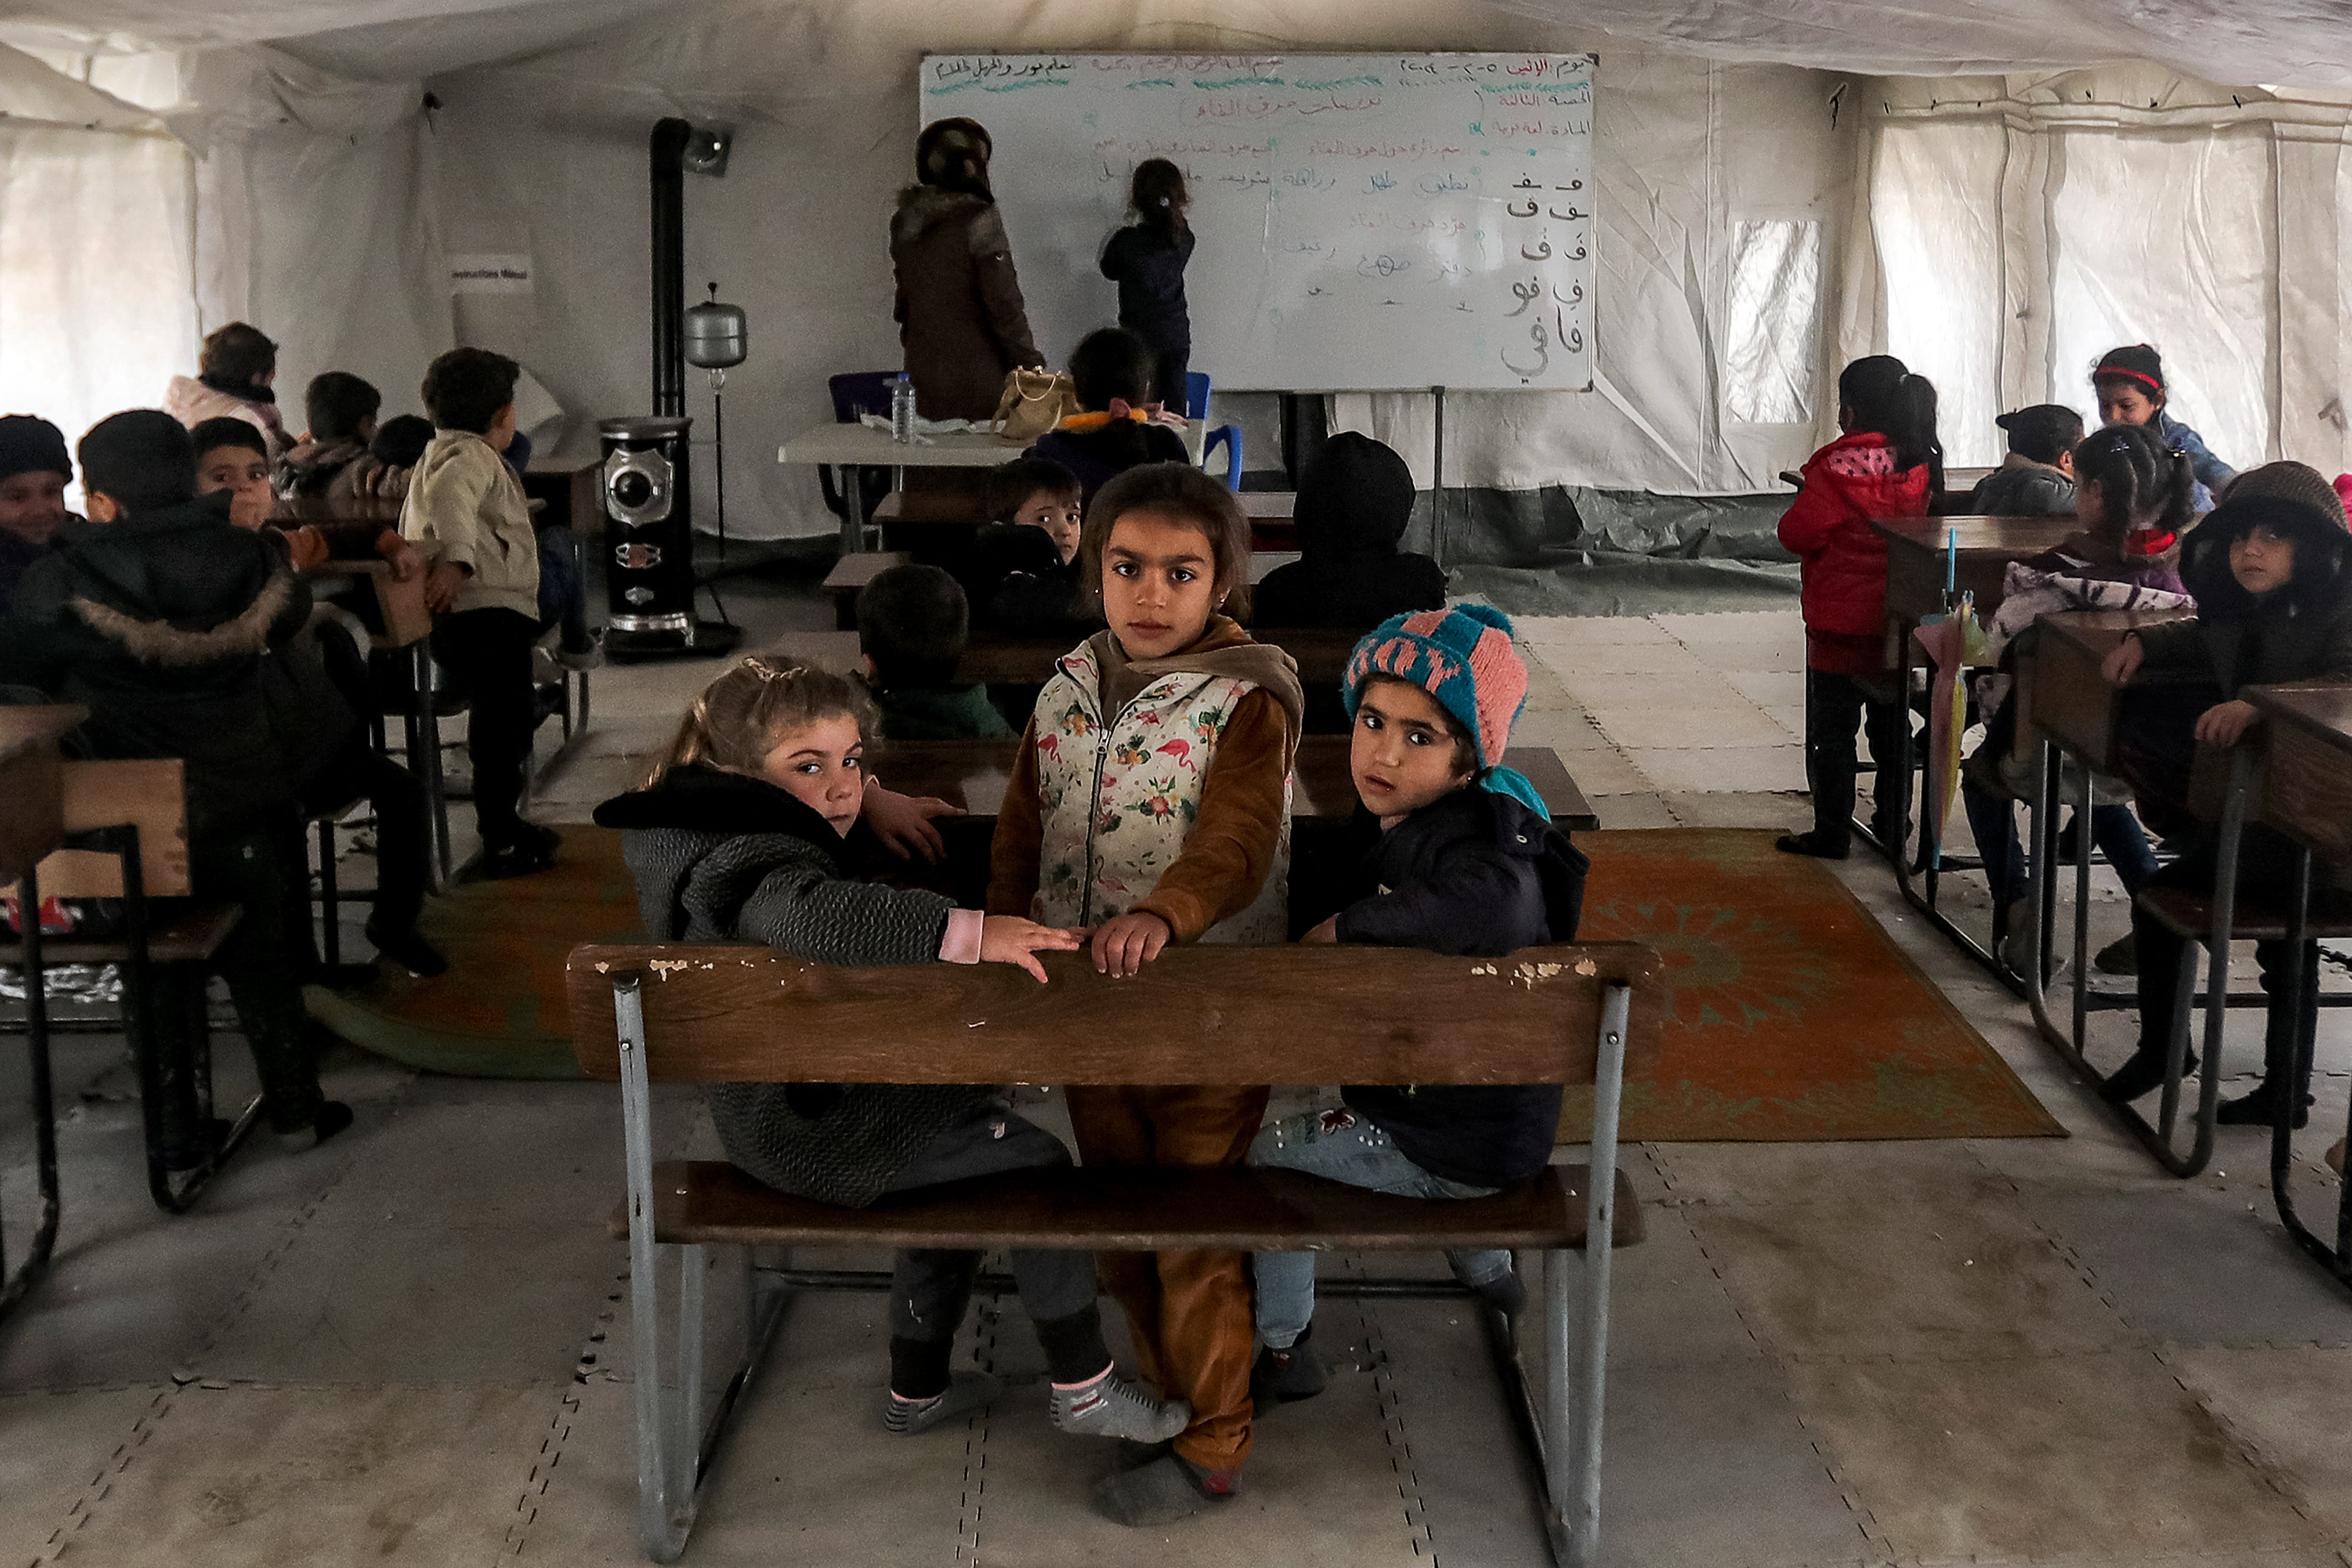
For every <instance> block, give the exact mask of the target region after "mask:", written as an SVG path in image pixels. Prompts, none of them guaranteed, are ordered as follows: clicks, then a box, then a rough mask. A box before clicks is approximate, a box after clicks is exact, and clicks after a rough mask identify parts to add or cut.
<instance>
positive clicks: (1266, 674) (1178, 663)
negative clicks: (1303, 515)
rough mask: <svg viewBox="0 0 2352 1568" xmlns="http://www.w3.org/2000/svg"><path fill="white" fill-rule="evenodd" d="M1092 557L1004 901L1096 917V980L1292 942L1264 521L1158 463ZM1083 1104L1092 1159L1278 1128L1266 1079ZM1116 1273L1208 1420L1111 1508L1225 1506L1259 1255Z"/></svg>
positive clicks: (1131, 1311)
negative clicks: (1264, 577) (1201, 951)
mask: <svg viewBox="0 0 2352 1568" xmlns="http://www.w3.org/2000/svg"><path fill="white" fill-rule="evenodd" d="M1078 553H1079V559H1080V560H1081V561H1082V562H1084V563H1085V574H1086V577H1087V580H1088V581H1089V582H1090V583H1092V584H1094V585H1095V587H1096V590H1097V593H1099V594H1100V595H1101V599H1102V605H1103V618H1104V619H1105V620H1107V621H1108V622H1109V623H1110V625H1109V628H1108V630H1106V631H1100V632H1097V633H1096V634H1095V635H1094V636H1093V637H1088V638H1087V640H1086V641H1085V642H1082V643H1080V644H1079V645H1078V646H1077V647H1075V648H1073V649H1072V650H1071V651H1070V652H1068V653H1066V654H1065V655H1063V656H1062V658H1061V661H1060V663H1059V664H1058V665H1057V666H1056V668H1055V671H1054V677H1053V679H1051V680H1048V681H1047V682H1046V683H1045V689H1044V690H1042V691H1040V692H1039V693H1038V694H1037V708H1036V710H1035V712H1034V713H1033V714H1032V715H1031V716H1030V719H1029V724H1028V727H1027V728H1026V729H1025V730H1024V731H1022V735H1021V748H1020V751H1019V752H1017V753H1016V754H1015V757H1014V761H1013V777H1012V780H1011V782H1010V783H1008V784H1006V786H1005V790H1004V805H1003V812H1002V814H1001V815H1000V816H998V817H997V821H996V841H995V844H994V847H993V849H992V855H991V859H992V877H991V879H990V882H989V889H988V907H989V908H990V909H991V910H994V911H997V912H999V913H1003V914H1027V915H1030V916H1032V917H1033V918H1034V919H1037V920H1040V921H1045V922H1047V923H1048V924H1051V925H1057V926H1076V925H1090V926H1093V927H1094V928H1095V931H1094V957H1095V967H1096V968H1097V970H1099V971H1101V972H1102V973H1107V974H1111V975H1118V976H1125V975H1131V974H1134V973H1137V972H1138V971H1139V970H1140V969H1141V968H1142V967H1143V965H1144V964H1145V963H1148V962H1150V960H1152V959H1154V958H1157V957H1159V956H1160V950H1161V949H1163V948H1165V947H1166V946H1167V945H1168V944H1169V943H1170V942H1259V943H1268V942H1281V941H1283V940H1284V939H1285V938H1286V936H1287V935H1288V934H1289V911H1288V907H1287V905H1288V900H1287V897H1286V894H1287V884H1288V881H1289V860H1290V830H1289V829H1290V769H1291V763H1292V761H1293V759H1294V757H1295V756H1296V754H1297V750H1298V734H1299V721H1300V717H1301V715H1302V713H1303V712H1304V710H1305V706H1306V703H1305V699H1304V697H1303V696H1302V695H1301V694H1300V691H1299V688H1298V673H1297V666H1296V665H1295V664H1293V663H1292V662H1291V659H1290V656H1289V655H1287V654H1286V653H1284V652H1283V651H1282V650H1281V649H1280V648H1277V647H1267V646H1265V644H1263V643H1259V642H1255V641H1253V640H1251V637H1250V635H1249V633H1247V632H1246V631H1244V630H1243V629H1242V627H1241V626H1239V625H1238V624H1236V623H1235V622H1234V621H1233V620H1231V619H1229V618H1228V617H1227V616H1225V615H1223V614H1220V613H1219V612H1220V610H1221V609H1223V610H1232V611H1235V612H1239V613H1246V611H1247V608H1248V602H1249V601H1248V594H1249V586H1248V583H1249V578H1248V570H1249V520H1248V519H1246V518H1244V516H1243V515H1242V510H1241V506H1240V503H1238V502H1237V501H1235V500H1234V498H1233V496H1232V494H1231V493H1230V492H1228V491H1227V490H1226V489H1225V488H1224V487H1223V485H1221V484H1219V483H1218V482H1217V481H1216V480H1214V479H1211V478H1210V477H1209V476H1208V475H1206V474H1204V473H1202V472H1201V470H1200V469H1198V468H1192V467H1190V466H1188V465H1186V464H1183V463H1155V464H1152V465H1150V466H1149V467H1146V468H1135V469H1131V470H1129V472H1127V473H1124V474H1121V475H1120V476H1119V477H1118V478H1117V479H1113V480H1111V481H1110V483H1109V484H1108V485H1106V486H1104V487H1103V491H1102V494H1101V495H1099V496H1097V497H1096V498H1095V503H1094V506H1093V508H1092V510H1089V511H1088V512H1087V525H1086V531H1085V533H1084V534H1083V536H1082V537H1081V539H1080V542H1079V545H1078ZM1134 1027H1136V1028H1138V1029H1145V1028H1149V1027H1150V1017H1149V1016H1138V1017H1137V1018H1136V1020H1135V1023H1134ZM1069 1096H1070V1100H1069V1104H1070V1121H1071V1124H1072V1126H1073V1128H1074V1129H1075V1130H1076V1133H1077V1138H1078V1152H1080V1153H1081V1154H1082V1155H1084V1156H1085V1158H1086V1163H1087V1164H1088V1165H1090V1166H1092V1165H1175V1166H1185V1165H1195V1166H1215V1165H1233V1164H1238V1163H1241V1159H1242V1156H1243V1155H1244V1154H1245V1153H1247V1152H1248V1151H1249V1146H1250V1140H1251V1139H1252V1138H1254V1137H1255V1136H1256V1135H1257V1129H1258V1123H1259V1122H1260V1121H1263V1120H1264V1119H1265V1102H1266V1090H1265V1088H1264V1087H1263V1086H1260V1087H1254V1088H1237V1089H1224V1088H1219V1087H1215V1086H1202V1085H1193V1086H1185V1087H1159V1088H1152V1087H1135V1088H1119V1089H1110V1088H1081V1087H1078V1086H1075V1085H1074V1086H1072V1088H1071V1089H1070V1090H1069ZM1103 1279H1104V1282H1105V1283H1106V1284H1108V1286H1109V1287H1110V1291H1111V1294H1112V1295H1114V1296H1116V1297H1118V1301H1119V1305H1121V1306H1123V1307H1125V1308H1126V1309H1127V1315H1128V1318H1129V1321H1131V1322H1132V1323H1133V1324H1134V1327H1135V1351H1136V1359H1137V1363H1138V1366H1139V1371H1140V1372H1141V1373H1142V1375H1143V1377H1144V1378H1145V1380H1146V1381H1148V1382H1150V1383H1151V1384H1154V1385H1155V1386H1157V1387H1158V1388H1159V1389H1160V1392H1161V1393H1162V1394H1184V1395H1186V1396H1187V1397H1188V1398H1189V1399H1190V1400H1191V1401H1192V1411H1193V1416H1192V1425H1191V1426H1188V1427H1187V1428H1186V1429H1185V1430H1184V1433H1183V1435H1182V1436H1179V1437H1178V1438H1177V1439H1176V1441H1175V1444H1174V1446H1173V1448H1172V1450H1171V1452H1170V1453H1168V1454H1166V1455H1163V1456H1161V1457H1159V1458H1154V1459H1152V1460H1151V1461H1150V1463H1148V1464H1145V1465H1142V1466H1139V1467H1138V1468H1135V1469H1131V1470H1127V1471H1124V1472H1122V1473H1120V1474H1118V1475H1116V1476H1113V1477H1111V1478H1110V1479H1108V1481H1106V1482H1104V1483H1103V1484H1102V1485H1101V1486H1100V1487H1098V1488H1097V1489H1096V1491H1095V1501H1096V1506H1097V1508H1099V1509H1100V1510H1102V1512H1103V1513H1105V1514H1106V1515H1107V1516H1108V1517H1109V1518H1111V1519H1113V1520H1116V1521H1118V1522H1119V1523H1121V1524H1126V1525H1158V1524H1166V1523H1170V1522H1171V1521H1175V1520H1178V1519H1181V1518H1183V1517H1184V1516H1185V1515H1187V1514H1190V1513H1193V1512H1196V1511H1198V1510H1200V1509H1201V1508H1202V1507H1203V1506H1205V1504H1206V1503H1207V1501H1208V1500H1211V1499H1218V1498H1227V1497H1231V1496H1232V1495H1233V1493H1234V1488H1235V1486H1236V1485H1237V1483H1238V1481H1239V1478H1240V1473H1241V1465H1242V1461H1243V1460H1244V1458H1247V1457H1248V1455H1249V1448H1250V1393H1249V1379H1250V1350H1251V1333H1252V1329H1251V1319H1250V1289H1249V1279H1248V1276H1247V1274H1246V1273H1245V1271H1244V1257H1243V1255H1242V1254H1241V1253H1239V1252H1222V1251H1219V1252H1205V1251H1189V1252H1162V1253H1158V1254H1152V1253H1132V1252H1120V1253H1113V1254H1111V1255H1110V1256H1109V1257H1108V1258H1106V1259H1105V1260H1104V1263H1103Z"/></svg>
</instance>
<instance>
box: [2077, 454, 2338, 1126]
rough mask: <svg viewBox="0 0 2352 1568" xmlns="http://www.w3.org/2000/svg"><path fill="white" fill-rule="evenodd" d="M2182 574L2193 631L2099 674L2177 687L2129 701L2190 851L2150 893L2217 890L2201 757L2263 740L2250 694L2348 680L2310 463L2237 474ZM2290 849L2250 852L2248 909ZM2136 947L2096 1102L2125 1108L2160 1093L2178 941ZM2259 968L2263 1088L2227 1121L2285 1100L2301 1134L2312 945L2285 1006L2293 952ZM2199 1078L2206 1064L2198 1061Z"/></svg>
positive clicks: (2183, 625) (2139, 759) (2173, 633)
mask: <svg viewBox="0 0 2352 1568" xmlns="http://www.w3.org/2000/svg"><path fill="white" fill-rule="evenodd" d="M2180 575H2181V578H2182V581H2183V582H2184V583H2186V584H2187V585H2188V588H2189V592H2190V593H2191V594H2193V595H2196V598H2197V618H2196V619H2195V620H2193V621H2175V622H2171V623H2169V624H2168V625H2164V626H2148V627H2146V628H2143V629H2142V630H2140V631H2137V632H2134V633H2133V634H2131V635H2130V636H2129V637H2126V638H2125V639H2124V642H2123V644H2122V646H2120V647H2117V648H2116V651H2115V652H2114V653H2113V654H2111V655H2109V656H2108V658H2107V661H2106V664H2105V668H2104V671H2103V673H2105V676H2106V678H2107V679H2108V680H2109V681H2111V682H2112V683H2114V684H2115V685H2117V686H2122V685H2124V684H2125V683H2126V682H2127V681H2129V680H2130V679H2132V678H2133V677H2134V676H2135V675H2137V674H2140V673H2143V672H2146V673H2150V674H2162V675H2164V676H2167V677H2168V678H2170V679H2169V681H2168V683H2167V684H2165V685H2161V686H2151V687H2147V688H2142V689H2137V690H2135V691H2134V692H2133V693H2130V694H2128V695H2129V696H2131V697H2139V698H2141V699H2142V700H2140V701H2138V702H2132V701H2129V700H2127V701H2126V707H2125V710H2124V739H2123V757H2124V764H2125V771H2126V774H2127V776H2128V777H2129V778H2130V780H2131V783H2132V785H2133V788H2134V790H2135V791H2136V793H2137V795H2138V796H2139V799H2140V805H2141V810H2142V812H2143V813H2144V814H2146V815H2147V816H2148V818H2149V820H2150V821H2151V822H2152V823H2154V824H2156V825H2157V826H2159V827H2162V828H2166V829H2168V837H2176V838H2177V839H2179V841H2181V842H2182V843H2184V844H2185V846H2186V847H2185V849H2184V852H2183V853H2182V854H2181V856H2180V858H2179V859H2177V860H2175V861H2173V863H2172V864H2171V865H2169V866H2167V867H2166V868H2163V869H2162V870H2160V871H2158V872H2157V873H2156V875H2155V876H2154V877H2153V878H2151V879H2149V881H2148V886H2149V887H2150V888H2181V889H2190V890H2193V891H2197V892H2200V893H2203V892H2210V891H2211V889H2212V887H2213V880H2214V878H2215V876H2216V874H2217V873H2218V871H2219V869H2220V852H2221V846H2220V844H2219V842H2218V841H2217V838H2218V836H2217V835H2216V834H2214V833H2213V831H2212V830H2211V829H2210V827H2209V826H2206V825H2204V824H2202V823H2200V822H2198V821H2197V820H2196V819H2195V818H2194V817H2193V816H2190V815H2189V813H2188V812H2187V810H2186V809H2185V802H2186V801H2187V798H2188V794H2189V771H2190V768H2191V765H2192V762H2193V758H2194V754H2195V751H2196V748H2197V746H2198V745H2199V744H2200V743H2201V744H2204V745H2210V746H2219V747H2224V748H2227V747H2231V746H2234V745H2236V744H2237V743H2238V742H2240V741H2241V740H2242V739H2243V738H2244V736H2245V734H2246V731H2248V730H2249V729H2250V728H2252V725H2253V723H2254V721H2255V718H2256V716H2257V715H2256V710H2255V709H2254V708H2253V706H2252V704H2251V703H2248V702H2246V701H2244V700H2242V699H2241V698H2240V697H2239V696H2238V693H2239V691H2241V690H2242V689H2244V688H2246V687H2249V686H2269V685H2276V684H2280V683H2283V682H2289V681H2309V680H2326V681H2352V536H2347V532H2346V528H2345V513H2344V508H2343V506H2342V503H2341V502H2340V501H2338V500H2336V495H2335V492H2334V490H2333V489H2330V488H2329V486H2328V483H2327V481H2326V479H2323V478H2321V477H2320V475H2319V474H2318V473H2317V472H2316V471H2315V470H2314V469H2311V468H2305V467H2304V465H2302V464H2300V463H2272V464H2268V465H2266V466H2264V467H2263V468H2255V469H2252V470H2251V471H2249V472H2247V473H2245V474H2242V475H2241V476H2239V478H2238V479H2236V481H2235V482H2234V483H2232V485H2231V488H2230V490H2229V492H2228V494H2227V496H2226V498H2225V499H2224V500H2223V501H2222V503H2221V506H2220V507H2218V508H2216V509H2215V510H2213V512H2212V513H2211V514H2210V515H2209V516H2208V517H2207V518H2206V519H2205V521H2203V522H2201V523H2200V524H2199V525H2198V526H2197V528H2196V529H2195V530H2194V531H2192V532H2191V533H2190V534H2189V538H2188V541H2187V542H2186V544H2185V545H2184V546H2183V548H2182V552H2181V562H2180ZM2293 865H2294V847H2293V845H2292V844H2291V843H2290V842H2289V841H2288V840H2287V839H2286V838H2285V837H2283V836H2282V835H2280V834H2278V833H2276V832H2274V831H2273V830H2272V829H2270V828H2268V827H2265V826H2262V825H2260V824H2253V825H2250V826H2248V827H2247V828H2246V830H2245V834H2244V837H2243V838H2242V841H2241V843H2240V846H2239V852H2238V889H2239V892H2238V896H2239V897H2240V898H2241V899H2245V898H2247V897H2248V896H2249V895H2261V896H2264V897H2266V898H2269V899H2273V900H2275V899H2283V898H2284V894H2285V891H2286V889H2287V886H2288V884H2289V882H2290V880H2291V879H2292V874H2293ZM2132 937H2133V941H2134V942H2135V943H2136V945H2137V952H2138V959H2139V1018H2140V1024H2139V1048H2138V1050H2137V1052H2135V1053H2134V1055H2133V1056H2132V1058H2131V1059H2130V1060H2129V1061H2126V1063H2125V1064H2124V1065H2123V1066H2122V1067H2121V1068H2117V1069H2116V1072H2115V1073H2114V1074H2113V1075H2112V1076H2111V1077H2109V1078H2108V1079H2107V1080H2106V1082H2105V1084H2104V1085H2102V1086H2101V1089H2100V1092H2101V1093H2102V1094H2104V1095H2105V1097H2106V1098H2107V1099H2109V1100H2114V1101H2116V1102H2118V1103H2121V1102H2123V1101H2126V1100H2137V1099H2138V1098H2139V1097H2140V1096H2142V1095H2144V1094H2146V1093H2147V1091H2148V1090H2150V1089H2155V1088H2156V1087H2157V1086H2158V1084H2160V1083H2162V1082H2163V1080H2164V1060H2165V1054H2166V1052H2167V1050H2168V1048H2169V1042H2170V1040H2171V1035H2172V1027H2173V1017H2174V995H2175V994H2174V989H2173V988H2174V984H2175V981H2176V978H2177V976H2178V974H2179V964H2180V958H2181V948H2182V939H2181V938H2179V937H2178V936H2175V935H2174V934H2173V933H2172V932H2171V931H2168V930H2167V929H2166V928H2165V927H2164V925H2163V924H2162V923H2161V922H2159V921H2157V920H2155V919H2154V918H2152V917H2151V916H2150V915H2148V913H2147V911H2146V910H2144V909H2143V908H2141V907H2139V906H2138V905H2137V904H2136V905H2135V906H2134V907H2133V910H2132ZM2254 958H2255V962H2256V963H2257V964H2258V965H2259V966H2260V968H2261V970H2262V979H2263V989H2264V990H2266V991H2268V992H2269V993H2270V994H2271V1002H2270V1021H2269V1029H2268V1055H2267V1058H2266V1063H2267V1066H2266V1070H2265V1073H2264V1076H2263V1081H2262V1084H2261V1086H2260V1087H2259V1088H2257V1089H2254V1091H2253V1092H2252V1093H2251V1094H2248V1095H2245V1096H2244V1097H2242V1098H2241V1099H2238V1100H2229V1101H2226V1102H2224V1103H2223V1104H2222V1106H2221V1112H2220V1116H2221V1121H2224V1122H2231V1123H2242V1124H2249V1125H2262V1124H2265V1123H2268V1122H2269V1121H2271V1120H2272V1118H2273V1114H2274V1113H2275V1112H2276V1110H2278V1109H2279V1107H2278V1103H2277V1101H2278V1100H2279V1098H2280V1097H2282V1096H2289V1097H2291V1099H2290V1101H2289V1105H2288V1107H2287V1110H2288V1111H2289V1114H2290V1116H2291V1118H2292V1120H2293V1121H2294V1125H2295V1126H2297V1127H2300V1126H2302V1125H2303V1124H2304V1122H2305V1119H2306V1118H2307V1117H2308V1115H2309V1110H2308V1109H2307V1108H2308V1107H2309V1105H2310V1103H2311V1097H2310V1094H2309V1092H2308V1089H2309V1087H2310V1080H2311V1057H2310V1054H2309V1052H2310V1045H2309V1042H2310V1040H2311V1032H2312V1029H2313V1027H2314V1026H2315V1022H2316V1019H2317V1009H2318V965H2317V958H2316V946H2315V944H2314V945H2312V946H2309V947H2306V949H2305V952H2304V954H2303V966H2302V967H2303V981H2304V984H2303V986H2302V992H2303V994H2301V995H2300V996H2289V995H2285V994H2282V993H2283V991H2284V973H2285V969H2286V961H2287V958H2288V953H2287V951H2286V944H2285V943H2284V942H2257V943H2256V944H2255V946H2254ZM2188 1065H2189V1067H2192V1068H2193V1067H2195V1066H2196V1058H2195V1055H2194V1053H2193V1052H2192V1053H2191V1054H2190V1056H2189V1058H2188Z"/></svg>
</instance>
